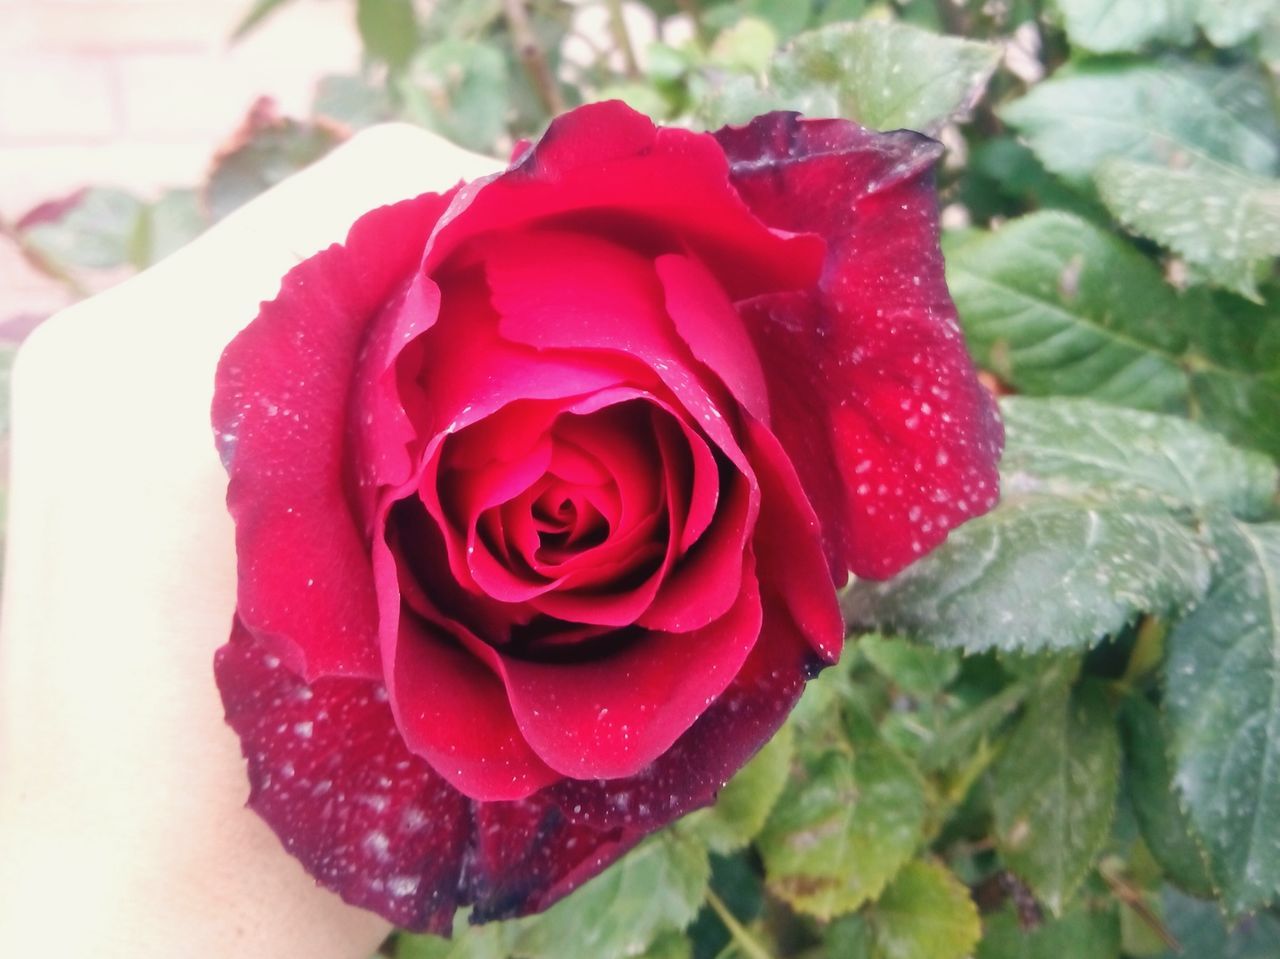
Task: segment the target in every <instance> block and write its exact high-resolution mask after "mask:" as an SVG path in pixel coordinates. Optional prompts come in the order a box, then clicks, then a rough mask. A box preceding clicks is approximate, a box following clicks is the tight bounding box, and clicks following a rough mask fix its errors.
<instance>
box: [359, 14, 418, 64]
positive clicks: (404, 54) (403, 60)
mask: <svg viewBox="0 0 1280 959" xmlns="http://www.w3.org/2000/svg"><path fill="white" fill-rule="evenodd" d="M356 27H357V28H358V29H359V30H360V40H361V41H362V42H363V43H364V51H365V53H366V54H367V55H368V56H370V57H372V58H373V59H375V60H381V61H382V62H383V63H385V64H387V66H389V67H390V68H391V69H392V70H393V71H399V70H402V69H404V67H405V66H407V65H408V63H409V60H410V59H411V58H412V57H413V53H414V51H415V50H416V49H417V48H418V37H419V34H418V18H417V15H416V14H415V13H414V9H413V0H356Z"/></svg>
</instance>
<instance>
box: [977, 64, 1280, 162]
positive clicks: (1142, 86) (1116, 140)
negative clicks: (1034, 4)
mask: <svg viewBox="0 0 1280 959" xmlns="http://www.w3.org/2000/svg"><path fill="white" fill-rule="evenodd" d="M1255 86H1257V84H1249V85H1247V86H1241V84H1240V82H1239V81H1238V75H1237V74H1235V73H1233V72H1232V71H1228V70H1225V69H1224V70H1217V69H1210V68H1193V67H1191V66H1188V65H1185V64H1180V63H1178V62H1176V61H1168V62H1158V63H1156V62H1142V61H1135V62H1110V61H1096V62H1092V63H1085V64H1081V65H1077V66H1073V67H1070V68H1068V69H1064V70H1060V71H1059V72H1058V73H1056V74H1055V75H1054V76H1053V77H1052V78H1051V79H1049V80H1046V81H1045V82H1043V83H1040V84H1037V85H1036V86H1034V87H1033V88H1032V89H1031V91H1030V92H1029V93H1028V94H1027V95H1026V96H1024V97H1022V98H1020V99H1018V100H1015V101H1013V102H1012V103H1010V104H1008V105H1007V106H1005V107H1003V108H1002V109H1001V110H1000V115H1001V117H1002V118H1003V119H1004V120H1005V121H1006V122H1008V123H1009V124H1010V125H1011V126H1013V127H1014V128H1015V129H1016V130H1017V131H1018V132H1019V133H1021V134H1022V135H1023V136H1024V137H1025V138H1026V140H1027V141H1028V143H1030V145H1031V148H1032V149H1033V150H1034V151H1035V152H1036V154H1037V155H1038V156H1039V157H1040V159H1041V161H1042V162H1043V163H1044V165H1045V166H1046V167H1048V168H1049V169H1050V170H1052V171H1054V172H1055V173H1057V174H1059V175H1061V176H1064V177H1066V178H1068V179H1070V180H1072V181H1074V182H1077V183H1081V184H1083V183H1086V182H1087V181H1088V180H1089V178H1090V177H1091V176H1092V175H1093V173H1094V172H1095V171H1096V170H1097V169H1098V167H1100V166H1101V165H1102V163H1103V161H1105V160H1110V159H1113V158H1116V157H1121V158H1126V159H1130V160H1135V161H1139V162H1144V163H1157V164H1163V165H1181V166H1184V167H1185V166H1188V165H1191V164H1195V163H1198V162H1207V163H1210V164H1213V163H1221V164H1227V165H1234V166H1238V167H1240V168H1242V169H1243V170H1246V171H1251V172H1253V173H1256V174H1260V175H1268V174H1270V173H1272V172H1273V171H1274V169H1275V167H1276V164H1277V162H1278V161H1280V141H1277V140H1276V138H1275V135H1274V129H1275V119H1274V117H1272V118H1271V119H1270V120H1269V122H1268V121H1267V119H1266V117H1265V115H1264V114H1260V112H1259V110H1258V104H1257V103H1256V102H1255V96H1254V94H1253V92H1251V91H1252V90H1253V88H1254V87H1255ZM1264 96H1265V94H1264Z"/></svg>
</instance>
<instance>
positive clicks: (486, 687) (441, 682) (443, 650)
mask: <svg viewBox="0 0 1280 959" xmlns="http://www.w3.org/2000/svg"><path fill="white" fill-rule="evenodd" d="M384 655H386V656H387V657H388V659H389V660H390V661H391V662H392V664H393V665H392V668H391V669H390V670H389V671H388V672H389V673H390V682H389V683H388V687H387V688H388V690H389V692H390V694H391V702H392V711H393V712H394V713H395V715H396V719H397V725H398V726H399V728H400V730H401V732H402V734H403V736H404V738H405V740H406V743H407V745H408V746H409V747H410V748H411V749H412V750H413V752H415V753H417V754H418V755H419V756H423V757H426V759H427V760H428V761H429V762H430V763H431V766H432V767H433V768H434V769H436V770H437V771H438V772H439V774H440V775H441V776H442V777H443V778H444V779H446V780H447V781H448V782H449V783H450V785H452V786H453V787H454V788H455V789H458V790H460V791H462V792H464V793H465V794H466V795H468V796H470V797H472V798H475V799H482V800H486V801H489V800H496V799H523V798H524V797H525V796H528V795H529V794H530V793H534V792H537V791H538V790H539V789H541V788H542V787H543V786H548V785H550V784H551V783H553V782H556V781H557V780H558V779H560V774H559V773H557V772H555V771H554V770H552V769H551V768H550V767H548V766H547V765H546V763H544V762H543V761H542V760H541V759H539V758H538V755H537V754H536V753H535V752H534V751H533V750H532V749H531V748H530V747H529V744H528V743H527V742H525V740H524V737H523V736H521V734H520V730H519V729H518V728H517V726H516V723H515V720H514V718H513V717H512V715H511V706H510V704H509V703H508V702H507V694H506V691H505V690H504V689H503V688H502V682H501V681H500V680H499V679H498V677H496V676H495V675H494V674H493V673H492V671H490V669H489V667H488V666H486V665H485V664H484V663H482V662H480V660H478V659H477V658H476V657H474V656H472V655H471V654H470V653H469V652H468V651H467V650H466V649H464V648H462V647H461V646H460V645H459V644H458V642H457V641H456V640H454V639H453V637H451V636H448V635H445V634H444V633H443V631H442V630H440V629H439V628H438V627H434V626H433V625H432V624H430V623H426V622H423V621H421V620H420V619H419V618H418V617H416V616H414V615H413V614H412V613H411V612H408V611H405V610H402V611H401V613H400V630H399V635H398V636H397V638H396V642H395V643H394V645H392V646H390V647H389V648H387V649H385V650H384Z"/></svg>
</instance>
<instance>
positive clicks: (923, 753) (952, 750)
mask: <svg viewBox="0 0 1280 959" xmlns="http://www.w3.org/2000/svg"><path fill="white" fill-rule="evenodd" d="M1030 692H1031V684H1030V683H1026V682H1016V683H1010V684H1009V685H1008V686H1005V687H1004V688H1003V689H1001V690H1000V691H999V692H995V693H992V694H991V695H989V696H985V697H983V698H982V699H979V700H978V701H977V702H976V703H973V704H971V705H969V706H967V707H964V706H962V707H960V708H959V709H958V710H957V711H956V713H955V714H954V715H952V716H951V717H949V721H948V722H947V723H945V724H944V725H943V726H942V728H941V729H940V730H938V732H937V734H936V735H935V736H934V738H933V739H932V740H931V741H929V742H927V743H925V744H924V745H923V746H922V747H921V748H920V749H919V751H918V752H917V756H918V758H919V761H920V764H921V765H922V766H923V767H924V768H925V769H926V770H931V771H932V770H938V769H942V768H945V767H947V766H952V765H954V764H956V763H958V762H961V761H965V760H968V759H969V758H970V756H971V754H972V753H973V752H974V751H975V750H977V749H978V744H979V743H980V742H981V741H982V739H983V738H984V737H986V736H989V735H991V734H992V733H994V732H995V730H996V729H997V728H998V727H999V726H1000V724H1001V723H1003V722H1004V721H1005V720H1006V719H1007V718H1008V717H1009V716H1011V715H1013V713H1014V711H1015V710H1016V709H1017V708H1018V707H1019V706H1020V705H1022V701H1023V700H1024V699H1026V697H1027V696H1028V695H1029V694H1030Z"/></svg>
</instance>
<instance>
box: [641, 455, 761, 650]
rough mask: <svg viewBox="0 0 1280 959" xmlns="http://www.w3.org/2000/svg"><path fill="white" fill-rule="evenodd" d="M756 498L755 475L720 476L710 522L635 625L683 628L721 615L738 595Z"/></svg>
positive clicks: (696, 626)
mask: <svg viewBox="0 0 1280 959" xmlns="http://www.w3.org/2000/svg"><path fill="white" fill-rule="evenodd" d="M759 503H760V493H759V490H758V488H757V487H756V485H755V478H754V477H751V478H748V477H745V476H742V475H741V474H737V473H734V474H732V476H731V478H730V479H728V480H727V481H726V482H725V490H724V492H723V494H722V495H721V497H720V507H719V509H717V510H716V514H715V518H714V519H713V520H712V522H711V525H710V527H709V528H708V529H707V530H706V531H705V532H704V533H703V535H702V537H701V538H700V539H699V540H698V542H696V543H694V544H693V546H692V547H691V548H690V549H689V551H688V552H687V553H685V554H684V555H683V556H682V557H680V559H679V560H678V562H676V563H675V565H674V566H671V567H670V568H669V569H668V570H667V572H666V574H665V575H664V576H663V580H662V585H661V586H660V588H659V589H658V592H657V594H656V595H655V596H654V598H653V602H652V603H651V604H650V606H649V608H648V609H647V610H645V612H644V613H643V614H642V615H641V616H640V617H639V619H638V620H637V621H636V622H637V625H640V626H643V627H645V628H646V629H653V630H658V631H662V632H676V633H686V632H689V631H690V630H696V629H701V628H702V627H704V626H706V625H708V624H709V623H711V622H712V621H713V620H716V619H719V618H720V617H721V616H723V615H724V614H725V613H726V612H727V611H728V610H729V609H730V608H731V607H732V606H733V604H734V602H735V601H736V600H737V597H738V593H739V581H740V580H741V578H742V565H743V562H744V558H745V556H746V554H747V550H748V546H749V543H750V534H751V531H752V528H753V526H754V525H755V520H756V512H757V510H758V509H759V508H760V507H759Z"/></svg>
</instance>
